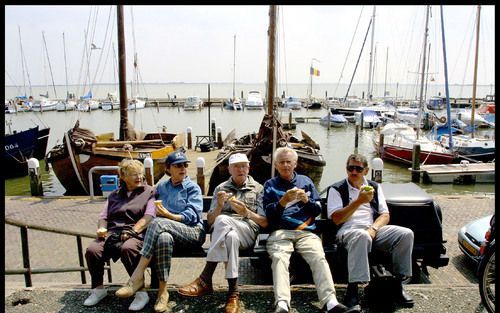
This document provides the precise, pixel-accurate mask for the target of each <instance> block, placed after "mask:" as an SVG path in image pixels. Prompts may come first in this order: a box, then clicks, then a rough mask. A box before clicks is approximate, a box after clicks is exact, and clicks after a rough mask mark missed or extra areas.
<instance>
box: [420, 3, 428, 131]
mask: <svg viewBox="0 0 500 313" xmlns="http://www.w3.org/2000/svg"><path fill="white" fill-rule="evenodd" d="M429 10H430V6H429V5H428V6H427V8H426V10H425V11H426V13H425V32H424V50H423V51H424V56H423V59H422V73H421V77H420V82H421V83H420V101H419V110H418V115H417V139H419V135H420V120H421V119H422V109H423V96H424V79H425V58H426V57H427V55H426V52H427V33H428V31H429Z"/></svg>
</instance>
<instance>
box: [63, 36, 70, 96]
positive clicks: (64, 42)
mask: <svg viewBox="0 0 500 313" xmlns="http://www.w3.org/2000/svg"><path fill="white" fill-rule="evenodd" d="M62 35H63V48H64V71H65V73H66V102H67V101H68V99H69V90H68V66H67V64H66V40H65V39H64V32H63V34H62Z"/></svg>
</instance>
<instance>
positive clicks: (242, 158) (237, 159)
mask: <svg viewBox="0 0 500 313" xmlns="http://www.w3.org/2000/svg"><path fill="white" fill-rule="evenodd" d="M241 162H247V163H250V161H248V158H247V155H246V154H243V153H235V154H233V155H231V156H230V157H229V165H231V164H234V163H241Z"/></svg>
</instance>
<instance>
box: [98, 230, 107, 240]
mask: <svg viewBox="0 0 500 313" xmlns="http://www.w3.org/2000/svg"><path fill="white" fill-rule="evenodd" d="M107 235H108V229H107V228H105V227H99V229H97V237H98V238H106V236H107Z"/></svg>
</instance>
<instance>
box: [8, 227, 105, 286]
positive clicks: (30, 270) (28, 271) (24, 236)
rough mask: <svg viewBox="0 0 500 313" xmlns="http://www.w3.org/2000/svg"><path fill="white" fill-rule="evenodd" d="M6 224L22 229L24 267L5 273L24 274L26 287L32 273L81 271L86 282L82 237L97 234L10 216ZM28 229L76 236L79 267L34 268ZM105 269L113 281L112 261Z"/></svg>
mask: <svg viewBox="0 0 500 313" xmlns="http://www.w3.org/2000/svg"><path fill="white" fill-rule="evenodd" d="M5 224H8V225H12V226H17V227H19V229H20V231H21V249H22V254H23V268H21V269H5V275H21V274H22V275H24V281H25V285H26V287H32V286H33V284H32V281H31V275H32V274H47V273H65V272H80V276H81V280H82V284H86V283H87V280H86V278H85V271H87V270H88V267H86V266H85V263H84V258H83V248H82V237H85V238H92V239H94V238H95V237H96V235H95V234H88V233H82V232H72V231H66V230H61V229H56V228H52V227H47V226H38V225H29V224H25V223H21V222H19V221H16V220H13V219H10V218H8V217H6V218H5ZM28 229H33V230H39V231H44V232H49V233H56V234H62V235H68V236H75V237H76V245H77V249H78V261H79V265H80V266H79V267H63V268H55V267H48V268H33V267H31V262H30V251H29V241H28ZM104 269H106V270H107V272H108V281H109V282H110V283H112V277H111V266H110V262H109V261H107V262H106V265H105V266H104Z"/></svg>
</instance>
